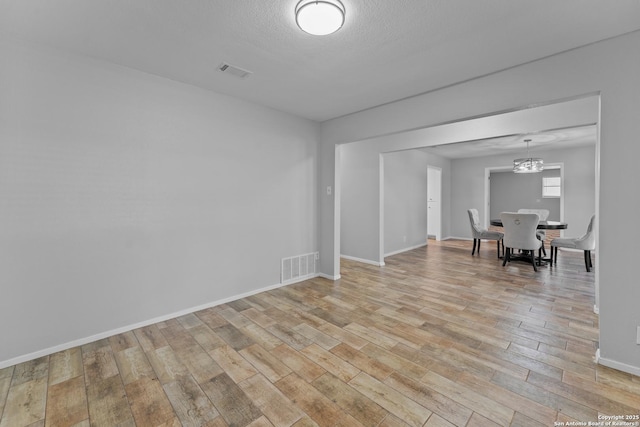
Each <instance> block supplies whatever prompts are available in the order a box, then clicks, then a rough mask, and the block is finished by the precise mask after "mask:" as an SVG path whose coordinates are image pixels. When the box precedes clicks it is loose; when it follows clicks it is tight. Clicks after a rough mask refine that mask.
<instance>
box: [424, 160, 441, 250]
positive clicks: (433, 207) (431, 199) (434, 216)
mask: <svg viewBox="0 0 640 427" xmlns="http://www.w3.org/2000/svg"><path fill="white" fill-rule="evenodd" d="M441 218H442V169H441V168H439V167H436V166H427V237H428V238H429V239H436V240H440V239H441V237H442V236H441V234H442V225H441Z"/></svg>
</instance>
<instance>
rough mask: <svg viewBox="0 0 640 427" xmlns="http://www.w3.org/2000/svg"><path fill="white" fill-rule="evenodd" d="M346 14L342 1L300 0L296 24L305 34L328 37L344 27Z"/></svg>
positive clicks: (297, 7) (297, 6)
mask: <svg viewBox="0 0 640 427" xmlns="http://www.w3.org/2000/svg"><path fill="white" fill-rule="evenodd" d="M344 14H345V9H344V5H343V4H342V3H341V2H340V0H300V1H299V2H298V4H297V5H296V24H298V27H300V29H301V30H302V31H304V32H305V33H309V34H312V35H314V36H326V35H328V34H331V33H335V32H336V31H338V30H339V29H340V28H341V27H342V25H343V24H344Z"/></svg>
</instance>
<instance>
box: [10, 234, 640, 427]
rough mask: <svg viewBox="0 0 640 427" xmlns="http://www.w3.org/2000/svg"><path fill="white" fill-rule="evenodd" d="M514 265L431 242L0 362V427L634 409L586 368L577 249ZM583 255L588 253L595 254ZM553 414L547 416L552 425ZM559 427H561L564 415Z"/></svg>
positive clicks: (379, 419) (540, 418)
mask: <svg viewBox="0 0 640 427" xmlns="http://www.w3.org/2000/svg"><path fill="white" fill-rule="evenodd" d="M559 262H560V264H559V265H558V266H554V267H553V268H549V267H543V268H540V271H539V272H538V273H535V272H534V271H533V269H532V267H531V266H530V265H527V264H524V263H519V262H512V263H510V264H509V265H508V266H507V267H504V268H503V267H502V264H501V262H500V260H498V259H496V257H495V245H493V244H489V243H485V244H484V245H483V246H482V250H481V254H480V256H474V257H472V256H471V242H468V241H447V242H435V241H430V244H429V246H428V247H424V248H420V249H416V250H413V251H410V252H406V253H403V254H399V255H396V256H393V257H389V258H387V259H386V263H387V265H386V266H385V267H382V268H379V267H374V266H371V265H366V264H359V263H355V262H350V261H343V264H342V271H341V274H342V279H341V280H340V281H337V282H331V281H328V280H324V279H314V280H309V281H306V282H302V283H298V284H295V285H291V286H287V287H284V288H280V289H277V290H273V291H270V292H266V293H262V294H259V295H255V296H252V297H248V298H244V299H241V300H238V301H235V302H232V303H228V304H224V305H220V306H217V307H214V308H211V309H207V310H203V311H200V312H197V313H193V314H189V315H186V316H183V317H180V318H178V319H173V320H169V321H166V322H162V323H158V324H154V325H152V326H148V327H145V328H141V329H138V330H135V331H132V332H129V333H125V334H121V335H118V336H114V337H111V338H109V339H104V340H101V341H98V342H94V343H91V344H87V345H84V346H82V347H78V348H73V349H70V350H67V351H63V352H60V353H56V354H53V355H51V356H47V357H42V358H40V359H37V360H33V361H30V362H27V363H23V364H20V365H17V366H13V367H9V368H6V369H2V370H0V417H1V418H0V427H8V426H10V427H20V426H43V425H46V426H89V425H95V426H116V425H119V426H134V425H137V426H179V425H184V426H205V425H206V426H227V425H228V426H248V425H250V426H256V427H257V426H298V427H302V426H314V425H320V426H338V425H340V426H351V425H355V426H360V425H362V426H367V427H369V426H388V427H391V426H405V425H409V426H423V425H426V426H430V427H445V426H451V425H456V426H494V425H502V426H509V425H510V426H532V427H533V426H554V423H555V422H568V421H579V422H585V423H588V422H590V421H591V422H595V421H598V415H638V414H640V410H639V407H640V378H638V377H634V376H632V375H628V374H625V373H622V372H619V371H616V370H613V369H609V368H606V367H603V366H598V365H596V364H595V363H594V354H595V351H596V348H597V342H598V318H597V316H596V315H594V313H593V305H594V291H593V273H587V272H586V271H585V269H584V264H583V258H582V254H580V253H567V252H562V253H560V255H559ZM595 268H597V266H595ZM555 425H556V426H557V425H558V424H555ZM565 425H566V424H565Z"/></svg>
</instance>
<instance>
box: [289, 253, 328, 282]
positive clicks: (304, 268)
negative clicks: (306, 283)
mask: <svg viewBox="0 0 640 427" xmlns="http://www.w3.org/2000/svg"><path fill="white" fill-rule="evenodd" d="M319 259H320V253H319V252H312V253H310V254H304V255H296V256H293V257H289V258H282V263H281V270H280V272H281V275H280V283H282V284H290V283H295V282H300V281H302V280H306V279H310V278H312V277H316V276H317V275H318V274H317V265H316V264H317V262H318V260H319Z"/></svg>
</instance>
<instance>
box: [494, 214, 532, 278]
mask: <svg viewBox="0 0 640 427" xmlns="http://www.w3.org/2000/svg"><path fill="white" fill-rule="evenodd" d="M500 219H501V220H502V226H503V227H504V239H503V242H504V248H505V254H504V261H503V262H502V266H503V267H504V266H505V265H507V263H508V262H510V261H511V258H512V255H513V250H514V249H520V250H522V251H525V253H526V254H527V260H530V261H531V264H532V265H533V269H534V270H535V271H538V267H537V266H536V259H535V258H536V257H535V251H536V250H537V251H538V258H540V257H541V256H542V254H541V250H540V247H541V246H542V242H541V241H540V240H539V239H538V238H537V236H536V228H537V227H538V221H540V217H539V216H538V214H536V213H518V212H502V213H501V214H500Z"/></svg>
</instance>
